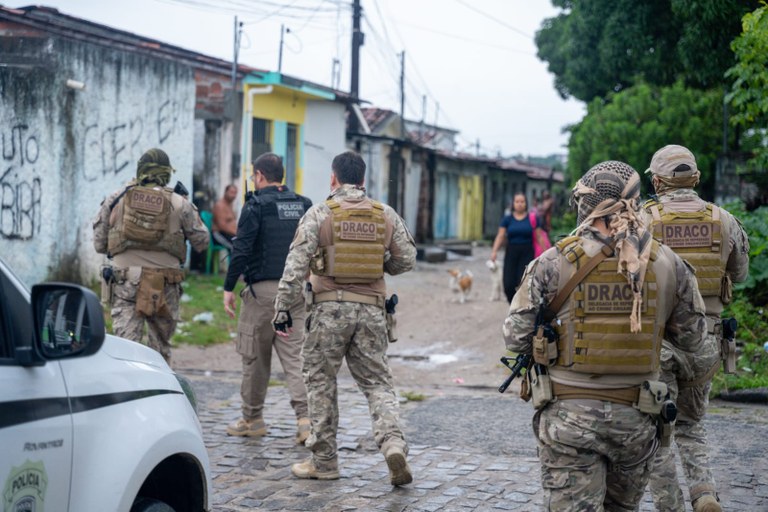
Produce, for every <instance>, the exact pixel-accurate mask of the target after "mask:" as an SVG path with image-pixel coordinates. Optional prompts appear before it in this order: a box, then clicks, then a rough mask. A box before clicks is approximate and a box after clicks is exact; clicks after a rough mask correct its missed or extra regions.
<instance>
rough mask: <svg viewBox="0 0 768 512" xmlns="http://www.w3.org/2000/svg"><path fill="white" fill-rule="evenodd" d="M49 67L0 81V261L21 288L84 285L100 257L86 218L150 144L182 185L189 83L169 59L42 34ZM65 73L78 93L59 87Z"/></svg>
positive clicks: (190, 113)
mask: <svg viewBox="0 0 768 512" xmlns="http://www.w3.org/2000/svg"><path fill="white" fill-rule="evenodd" d="M45 48H46V49H47V51H49V52H50V56H51V60H52V61H54V62H55V64H54V65H52V66H48V67H45V68H43V67H41V68H34V69H31V70H24V69H18V68H4V69H3V77H1V79H0V88H2V94H1V95H0V120H2V121H0V123H2V124H0V146H1V147H0V149H1V150H2V152H0V158H2V160H0V164H2V167H0V205H2V206H0V257H2V258H3V259H4V260H5V261H6V262H8V263H9V264H10V265H11V266H12V267H13V268H14V269H15V270H16V271H17V273H18V274H19V275H20V277H21V278H22V279H23V280H24V281H25V282H27V283H28V284H33V283H36V282H40V281H43V280H48V279H53V278H55V279H67V280H73V281H80V282H83V283H88V282H90V281H92V280H93V279H95V278H96V276H97V274H98V271H99V265H100V263H101V262H102V261H103V260H104V257H103V256H102V255H99V254H96V252H95V251H94V249H93V231H92V225H91V222H92V219H93V218H94V216H95V215H96V213H97V211H98V209H99V204H100V203H101V201H102V200H103V199H104V198H105V197H106V196H107V195H108V194H110V193H111V192H113V191H114V190H116V189H118V188H119V187H120V186H121V185H123V184H124V183H126V182H128V181H129V180H130V179H131V178H133V177H134V176H135V172H136V162H137V160H138V159H139V157H140V156H141V155H142V153H143V152H144V151H146V150H147V149H149V148H152V147H160V148H162V149H163V150H165V151H166V152H167V153H168V155H169V156H170V159H171V164H172V165H173V167H174V168H175V169H176V171H177V172H176V173H175V174H174V176H173V177H172V182H171V185H173V184H175V182H176V180H181V181H182V182H183V183H184V184H185V185H186V186H187V188H190V189H191V184H192V157H193V154H192V150H193V118H194V106H195V83H194V77H193V74H192V70H191V68H189V67H187V66H184V65H181V64H178V63H176V62H172V61H162V60H157V59H150V58H146V57H142V56H140V55H137V54H132V53H127V52H121V51H116V50H113V49H108V48H103V47H97V46H92V45H87V44H83V43H75V42H70V41H62V40H55V39H52V40H50V42H49V43H48V44H47V45H46V46H45ZM69 78H73V79H76V80H79V81H81V82H84V83H85V89H84V90H73V89H69V88H67V87H66V86H65V82H66V80H67V79H69Z"/></svg>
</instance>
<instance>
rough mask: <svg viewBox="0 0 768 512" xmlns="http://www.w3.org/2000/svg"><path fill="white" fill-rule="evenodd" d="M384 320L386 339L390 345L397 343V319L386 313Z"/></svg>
mask: <svg viewBox="0 0 768 512" xmlns="http://www.w3.org/2000/svg"><path fill="white" fill-rule="evenodd" d="M386 319H387V338H388V339H389V342H390V343H394V342H396V341H397V318H395V315H393V314H390V313H387V314H386Z"/></svg>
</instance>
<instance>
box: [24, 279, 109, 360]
mask: <svg viewBox="0 0 768 512" xmlns="http://www.w3.org/2000/svg"><path fill="white" fill-rule="evenodd" d="M32 314H33V318H34V322H35V348H36V349H37V351H38V353H39V354H40V355H42V356H43V357H44V358H45V359H61V358H65V357H72V356H76V355H80V356H88V355H91V354H95V353H96V352H98V350H99V349H100V348H101V345H102V344H103V343H104V337H105V329H104V313H103V311H102V309H101V303H100V302H99V298H98V297H97V296H96V294H95V293H93V292H92V291H91V290H89V289H87V288H84V287H82V286H78V285H75V284H68V283H44V284H37V285H35V286H33V287H32Z"/></svg>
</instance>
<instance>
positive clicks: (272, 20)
mask: <svg viewBox="0 0 768 512" xmlns="http://www.w3.org/2000/svg"><path fill="white" fill-rule="evenodd" d="M29 3H30V2H19V1H12V2H7V3H6V6H9V7H19V6H23V5H28V4H29ZM361 3H362V7H363V21H362V30H363V32H364V33H365V44H364V46H363V47H362V50H361V57H360V60H361V64H360V68H361V76H360V97H361V98H363V99H364V100H367V101H370V102H371V103H372V104H373V105H376V106H379V107H383V108H389V109H392V110H394V111H396V112H399V109H400V92H399V82H400V57H399V55H398V54H399V53H400V52H401V51H403V50H405V54H406V60H405V75H406V108H405V114H406V117H407V118H409V119H417V120H418V119H421V118H422V115H423V111H424V104H425V103H426V116H425V120H426V122H428V123H434V122H435V120H437V124H439V125H441V126H447V127H449V128H454V129H457V130H460V132H461V134H460V136H459V140H458V142H459V149H461V150H470V146H472V145H474V144H475V143H476V142H477V141H478V140H479V142H480V146H481V150H482V151H483V152H484V153H486V154H489V155H496V154H497V153H501V154H502V155H513V154H518V153H521V154H523V155H536V156H544V155H548V154H551V153H565V152H566V148H565V144H566V143H567V137H566V135H564V134H562V128H563V126H565V125H568V124H571V123H574V122H577V121H579V120H580V119H581V117H582V116H583V114H584V105H583V104H582V103H580V102H577V101H575V100H569V101H563V100H562V99H560V97H559V96H558V95H557V93H556V92H555V90H554V87H553V85H552V84H553V77H552V75H550V74H549V73H548V72H547V69H546V64H545V63H544V62H542V61H540V60H539V59H538V58H537V57H536V46H535V44H534V41H533V37H534V34H535V33H536V31H537V30H538V29H539V27H540V26H541V22H542V20H544V19H545V18H548V17H553V16H555V15H556V14H557V12H558V11H557V10H556V9H555V8H554V7H552V5H551V3H550V2H549V0H361ZM38 5H47V6H50V7H55V8H57V9H59V11H60V12H62V13H64V14H69V15H72V16H77V17H81V18H84V19H87V20H89V21H93V22H96V23H102V24H104V25H108V26H113V27H116V28H120V29H122V30H127V31H130V32H134V33H136V34H139V35H142V36H147V37H151V38H154V39H158V40H161V41H164V42H167V43H170V44H174V45H177V46H181V47H183V48H187V49H190V50H194V51H198V52H200V53H205V54H208V55H212V56H215V57H219V58H223V59H227V60H232V58H233V51H234V50H233V48H234V41H233V31H234V17H235V16H238V19H239V20H240V21H242V22H243V26H242V30H243V37H242V43H241V48H240V62H242V63H244V64H248V65H251V66H253V67H257V68H261V69H268V70H277V67H278V55H279V47H280V45H279V41H280V32H281V24H282V25H284V26H285V27H286V28H287V29H289V30H290V32H288V31H287V30H286V33H285V36H284V45H283V58H282V72H283V73H285V74H288V75H292V76H295V77H298V78H303V79H306V80H309V81H312V82H316V83H319V84H323V85H328V86H335V87H337V88H338V89H341V90H344V91H349V88H350V77H349V72H350V67H351V65H350V55H351V36H350V33H351V25H352V23H351V18H352V9H351V0H128V1H115V0H39V4H38ZM334 59H338V61H339V62H340V74H338V76H337V77H336V78H335V79H334V74H333V69H334V64H333V63H334ZM334 80H335V82H334ZM424 96H426V102H424V100H423V97H424ZM471 150H472V151H473V152H474V148H472V149H471Z"/></svg>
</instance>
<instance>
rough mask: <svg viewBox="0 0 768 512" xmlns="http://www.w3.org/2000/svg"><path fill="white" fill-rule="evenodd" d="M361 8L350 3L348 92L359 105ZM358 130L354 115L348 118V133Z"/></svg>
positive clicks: (356, 1) (355, 3) (362, 38)
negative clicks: (350, 51)
mask: <svg viewBox="0 0 768 512" xmlns="http://www.w3.org/2000/svg"><path fill="white" fill-rule="evenodd" d="M361 15H362V7H360V0H353V1H352V69H351V73H350V75H351V77H350V85H349V92H350V94H351V95H352V102H353V103H359V100H360V47H361V46H363V42H364V41H365V37H364V35H363V32H362V31H361V30H360V17H361ZM358 130H359V128H358V121H357V116H356V115H351V116H349V131H350V132H353V133H356V132H357V131H358Z"/></svg>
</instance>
